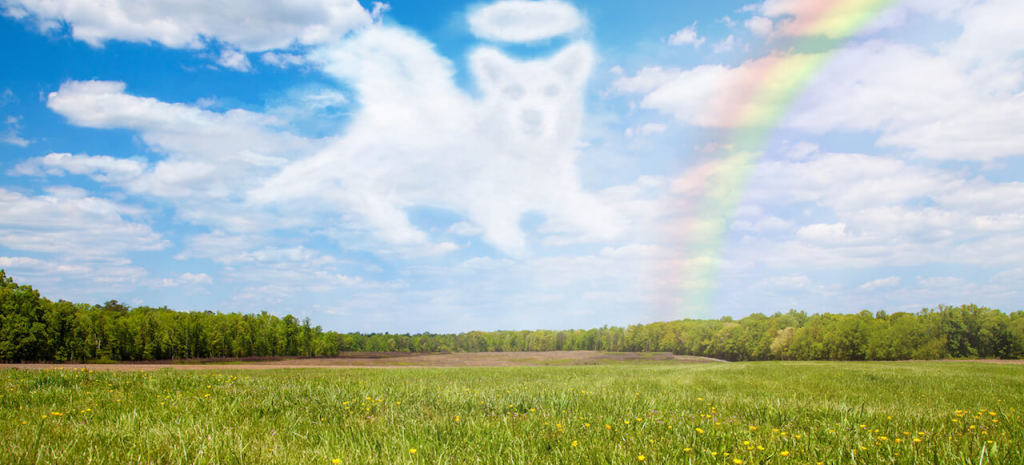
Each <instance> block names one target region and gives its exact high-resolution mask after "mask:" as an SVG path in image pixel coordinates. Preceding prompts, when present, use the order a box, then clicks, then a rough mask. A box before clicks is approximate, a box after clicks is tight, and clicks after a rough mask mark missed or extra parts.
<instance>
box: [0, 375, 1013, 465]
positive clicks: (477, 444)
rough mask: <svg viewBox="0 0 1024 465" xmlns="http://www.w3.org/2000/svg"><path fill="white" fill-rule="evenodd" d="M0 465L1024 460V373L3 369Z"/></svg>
mask: <svg viewBox="0 0 1024 465" xmlns="http://www.w3.org/2000/svg"><path fill="white" fill-rule="evenodd" d="M0 389H2V392H0V438H2V441H3V442H2V443H0V463H76V464H77V463H180V464H188V463H313V464H316V463H322V464H331V463H382V464H390V463H434V464H448V463H451V464H456V463H522V464H539V463H695V464H696V463H720V464H740V463H744V464H756V463H772V464H787V463H792V464H808V463H810V464H815V463H826V464H838V463H942V464H947V463H949V464H952V463H964V464H966V463H971V464H978V463H998V464H1013V465H1019V464H1022V463H1024V416H1022V413H1024V366H1021V365H992V364H973V363H925V362H908V363H811V362H794V363H785V362H780V363H772V362H760V363H731V364H693V365H673V366H664V365H646V366H644V365H637V366H585V367H581V366H577V367H501V368H408V369H405V368H403V369H291V370H289V369H281V370H259V371H257V370H242V369H239V370H234V369H223V370H213V371H210V370H207V371H175V370H161V371H149V372H137V371H134V372H125V371H121V372H117V371H98V370H97V371H89V370H80V369H79V370H67V369H65V370H40V371H29V370H13V369H8V370H3V371H0Z"/></svg>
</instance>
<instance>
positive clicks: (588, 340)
mask: <svg viewBox="0 0 1024 465" xmlns="http://www.w3.org/2000/svg"><path fill="white" fill-rule="evenodd" d="M553 350H600V351H611V352H624V351H629V352H673V353H676V354H680V355H697V356H705V357H714V358H721V359H726V360H734V361H739V360H907V359H940V358H1010V359H1016V358H1024V311H1016V312H1013V313H1009V314H1007V313H1003V312H1001V311H999V310H994V309H989V308H985V307H979V306H976V305H962V306H959V307H951V306H939V307H938V308H936V309H922V310H921V311H919V312H916V313H905V312H896V313H891V314H890V313H886V312H884V311H879V312H876V313H871V312H869V311H862V312H860V313H855V314H830V313H824V314H813V315H808V314H807V313H805V312H799V311H795V310H790V311H789V312H787V313H775V314H774V315H770V316H768V315H764V314H760V313H755V314H752V315H750V316H747V317H745V318H742V319H738V320H734V319H732V318H729V317H725V318H721V319H718V320H691V319H686V320H677V321H669V322H657V323H651V324H646V325H632V326H628V327H616V326H604V327H601V328H594V329H588V330H564V331H552V330H536V331H490V332H485V331H471V332H467V333H460V334H431V333H419V334H388V333H373V334H361V333H348V334H341V333H337V332H334V331H324V330H323V328H321V327H320V326H312V325H311V323H310V320H309V319H308V318H305V319H303V320H301V321H300V320H299V319H298V318H295V317H293V316H291V315H287V316H285V317H283V318H281V317H277V316H275V315H271V314H269V313H267V312H265V311H264V312H260V313H258V314H241V313H220V312H210V311H206V312H195V311H193V312H178V311H174V310H171V309H168V308H166V307H161V308H153V307H146V306H140V307H134V308H131V307H129V306H127V305H124V304H122V303H119V302H117V301H116V300H111V301H108V302H106V303H105V304H103V305H90V304H82V303H79V304H76V303H72V302H67V301H64V300H60V301H57V302H53V301H50V300H49V299H46V298H44V297H42V296H40V294H39V291H37V290H35V289H33V288H32V287H31V286H28V285H19V284H17V283H15V282H14V280H13V279H11V278H9V277H7V275H6V273H5V272H4V271H3V270H0V360H2V361H90V360H112V361H143V360H174V359H189V358H207V357H275V356H303V357H326V356H336V355H338V354H339V353H341V352H515V351H553Z"/></svg>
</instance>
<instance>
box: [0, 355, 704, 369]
mask: <svg viewBox="0 0 1024 465" xmlns="http://www.w3.org/2000/svg"><path fill="white" fill-rule="evenodd" d="M210 362H211V361H208V360H194V361H190V363H173V362H162V363H114V364H81V363H63V364H61V363H20V364H19V363H3V364H0V369H2V368H22V369H46V368H58V367H60V368H64V369H72V368H87V369H90V370H119V371H134V370H145V371H151V370H160V369H164V368H173V369H177V370H222V369H226V368H227V369H274V368H401V367H508V366H571V365H619V364H658V365H671V364H683V363H715V362H719V360H714V359H710V358H704V357H690V356H682V355H673V354H671V353H661V352H655V353H640V352H597V351H589V350H577V351H560V352H487V353H473V354H465V353H449V354H419V353H405V352H348V353H344V354H341V355H339V356H337V357H330V358H284V359H270V360H267V359H262V360H251V359H250V360H230V359H217V360H215V361H212V362H213V363H210Z"/></svg>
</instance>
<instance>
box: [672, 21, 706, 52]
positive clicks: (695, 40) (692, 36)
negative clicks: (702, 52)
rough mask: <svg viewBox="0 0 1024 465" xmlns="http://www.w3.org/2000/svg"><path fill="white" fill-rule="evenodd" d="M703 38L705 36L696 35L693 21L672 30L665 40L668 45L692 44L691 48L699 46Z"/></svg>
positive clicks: (695, 24) (695, 23)
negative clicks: (676, 29) (674, 30)
mask: <svg viewBox="0 0 1024 465" xmlns="http://www.w3.org/2000/svg"><path fill="white" fill-rule="evenodd" d="M705 40H707V39H706V38H705V37H701V36H699V35H697V22H696V21H694V22H693V24H691V25H689V26H687V27H684V28H682V29H680V30H678V31H676V32H673V33H672V35H670V36H668V39H667V40H666V42H668V44H669V45H675V46H679V45H693V48H700V46H701V45H702V44H703V43H704V41H705Z"/></svg>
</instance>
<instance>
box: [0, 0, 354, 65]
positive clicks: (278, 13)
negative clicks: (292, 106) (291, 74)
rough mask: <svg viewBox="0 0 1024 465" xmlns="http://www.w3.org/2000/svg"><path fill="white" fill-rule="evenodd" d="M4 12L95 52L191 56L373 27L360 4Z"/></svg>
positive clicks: (111, 4)
mask: <svg viewBox="0 0 1024 465" xmlns="http://www.w3.org/2000/svg"><path fill="white" fill-rule="evenodd" d="M2 6H3V8H4V11H3V13H4V14H5V15H6V16H9V17H13V18H17V19H27V20H31V21H34V22H35V23H36V25H37V26H38V27H39V28H40V29H41V30H43V31H51V30H56V29H59V28H61V27H63V26H65V25H66V26H67V27H68V28H69V29H70V30H71V36H72V37H74V38H75V39H76V40H81V41H83V42H85V43H88V44H89V45H91V46H93V47H102V46H103V44H104V42H107V41H110V40H120V41H125V42H155V43H158V44H161V45H163V46H165V47H170V48H187V49H201V48H205V47H206V46H207V45H209V43H210V42H220V43H222V44H227V45H230V46H232V47H236V48H238V49H239V50H241V51H242V52H262V51H266V50H275V49H286V48H289V47H291V46H293V45H319V44H324V43H328V42H331V41H336V40H338V39H339V38H341V37H343V36H344V35H345V34H347V33H348V32H350V31H352V30H353V29H357V28H360V27H363V26H366V25H368V24H370V23H371V21H372V18H371V16H370V12H367V11H366V10H365V9H364V8H363V7H362V6H360V5H359V2H358V1H356V0H265V1H260V2H259V3H249V2H240V1H238V0H204V1H202V2H185V3H183V2H180V1H169V0H109V1H104V2H94V1H88V0H4V1H3V3H2ZM243 57H244V55H243ZM222 59H223V56H222Z"/></svg>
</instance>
